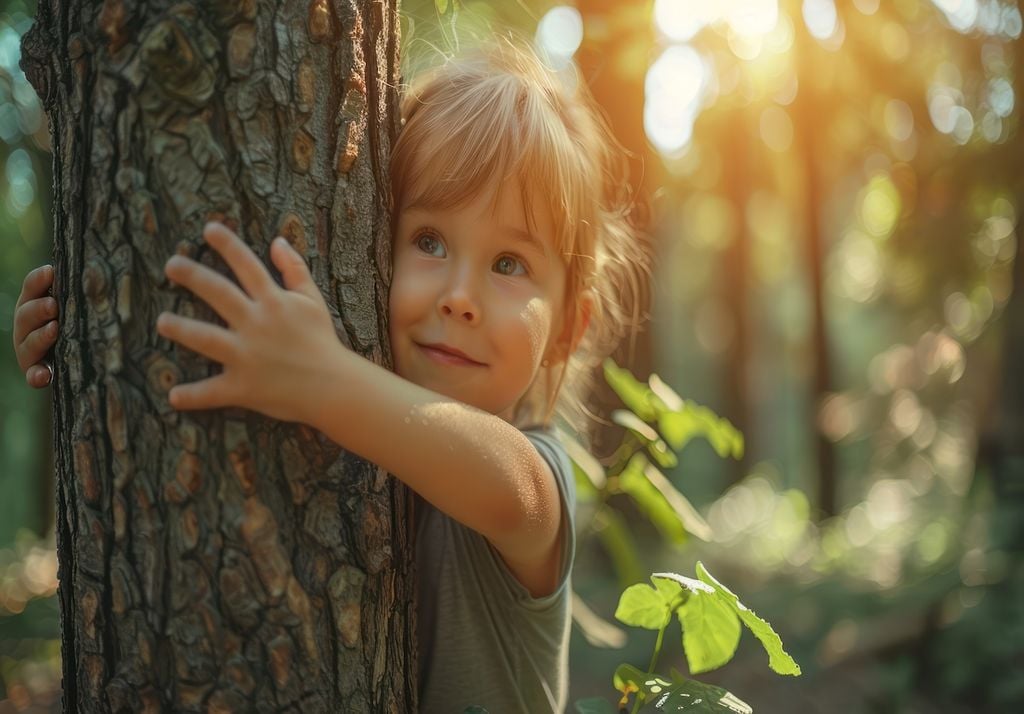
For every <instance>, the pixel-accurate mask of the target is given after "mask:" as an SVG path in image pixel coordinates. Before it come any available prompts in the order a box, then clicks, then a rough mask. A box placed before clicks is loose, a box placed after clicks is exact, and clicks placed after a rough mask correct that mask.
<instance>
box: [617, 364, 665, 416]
mask: <svg viewBox="0 0 1024 714" xmlns="http://www.w3.org/2000/svg"><path fill="white" fill-rule="evenodd" d="M604 378H605V381H607V382H608V386H609V387H611V388H612V389H613V390H614V391H615V393H616V394H617V395H619V399H621V400H622V403H623V404H625V405H626V406H627V407H629V409H631V410H632V411H633V412H635V413H636V415H637V416H638V417H640V419H642V420H643V421H654V419H655V417H657V412H656V410H655V406H654V403H653V397H654V392H652V391H651V388H650V387H648V386H647V385H646V384H644V383H643V382H639V381H637V379H636V377H634V376H633V374H632V373H631V372H630V371H629V370H628V369H623V368H622V367H619V366H618V365H617V364H615V362H614V361H613V360H612V359H610V358H609V359H606V360H605V361H604Z"/></svg>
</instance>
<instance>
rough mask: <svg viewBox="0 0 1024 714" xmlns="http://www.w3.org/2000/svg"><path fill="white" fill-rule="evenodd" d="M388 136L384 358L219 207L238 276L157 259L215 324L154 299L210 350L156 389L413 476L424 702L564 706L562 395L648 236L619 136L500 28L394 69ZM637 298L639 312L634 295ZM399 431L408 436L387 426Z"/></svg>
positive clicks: (427, 705)
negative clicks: (193, 378) (295, 429)
mask: <svg viewBox="0 0 1024 714" xmlns="http://www.w3.org/2000/svg"><path fill="white" fill-rule="evenodd" d="M402 116H403V128H402V130H401V133H400V136H399V138H398V140H397V142H396V144H395V146H394V150H393V154H392V160H391V181H392V192H393V197H394V205H395V208H396V213H395V220H394V222H393V228H394V230H393V244H392V245H393V268H394V269H393V277H392V284H391V292H390V303H389V318H390V320H389V324H390V341H391V347H392V350H393V354H394V366H395V373H390V372H388V371H386V370H384V369H381V368H380V367H378V366H376V365H374V364H372V363H370V362H368V361H366V360H364V359H362V358H361V357H359V356H358V355H356V354H354V353H352V352H350V351H348V350H347V349H346V348H345V347H344V346H343V345H342V344H341V343H340V341H339V340H338V339H337V336H336V334H335V332H334V327H333V323H332V321H331V317H330V314H329V312H328V309H327V306H326V304H325V302H324V300H323V297H322V296H321V294H320V292H319V290H318V289H317V287H316V285H315V284H314V283H313V281H312V279H311V277H310V274H309V272H308V270H307V268H306V265H305V263H304V261H303V260H302V258H301V257H300V256H299V255H298V254H297V253H296V252H294V251H293V250H292V249H291V248H290V246H289V245H288V243H287V242H286V241H284V240H283V239H276V240H275V241H274V242H273V244H272V246H271V252H270V255H271V260H272V261H273V262H274V264H275V266H277V268H278V269H279V270H280V272H281V275H282V278H283V282H284V289H281V288H279V287H278V286H277V284H276V283H275V282H274V280H273V279H272V278H271V276H270V274H269V273H268V272H267V270H266V269H265V267H264V266H263V265H262V263H261V262H260V261H259V259H258V258H257V257H256V256H255V255H254V254H253V253H252V252H251V251H250V250H249V248H248V247H247V246H246V245H245V244H244V243H243V242H242V241H241V240H240V239H239V238H238V237H237V236H235V234H234V233H232V232H231V231H230V230H229V229H228V228H226V227H225V226H223V225H219V224H210V225H208V226H207V227H206V229H205V231H204V237H205V239H206V240H207V241H208V242H209V243H210V244H211V245H212V246H213V247H214V248H215V249H216V250H217V251H218V252H219V253H220V254H221V255H222V256H223V258H224V259H225V261H226V262H227V264H228V266H229V267H230V268H231V269H232V271H233V272H234V273H235V275H236V276H237V278H238V281H239V283H240V286H241V287H239V286H236V285H235V284H234V283H233V282H231V281H230V280H228V279H227V278H225V277H224V276H222V275H221V274H219V273H216V272H214V271H212V270H210V269H209V268H207V267H205V266H203V265H201V264H199V263H197V262H194V261H191V260H189V259H187V258H184V257H182V256H174V257H172V258H171V259H170V260H169V261H168V263H167V266H166V272H167V275H168V277H169V278H171V279H172V280H173V281H174V282H175V283H177V284H179V285H181V286H183V287H185V288H188V289H190V290H192V291H193V292H195V293H196V294H197V295H198V296H199V297H201V298H202V299H203V300H204V301H206V302H207V303H208V304H209V305H210V306H211V307H212V308H213V309H214V310H216V311H217V313H218V314H220V315H221V317H223V318H224V320H225V322H226V323H227V328H222V327H220V326H217V325H213V324H210V323H205V322H201V321H197V320H193V319H189V318H185V317H182V316H178V315H174V314H171V313H164V314H162V315H160V317H159V319H158V321H157V325H156V329H157V330H158V332H159V333H160V334H161V335H163V336H165V337H167V338H169V339H171V340H173V341H175V342H178V343H180V344H181V345H183V346H185V347H187V348H189V349H192V350H194V351H195V352H198V353H200V354H202V355H204V356H206V357H208V358H210V359H211V360H214V361H215V362H218V363H220V364H222V365H223V371H222V373H220V374H218V375H216V376H214V377H211V378H209V379H205V380H202V381H199V382H195V383H191V384H181V385H177V386H175V387H174V388H173V389H172V390H171V391H170V393H169V401H170V403H171V405H172V406H173V407H175V408H178V409H209V408H215V407H224V406H239V407H246V408H249V409H253V410H256V411H259V412H262V413H263V414H266V415H268V416H271V417H275V418H279V419H284V420H288V421H299V422H303V423H306V424H309V425H311V426H313V427H315V428H317V429H319V430H321V431H323V432H324V433H325V434H326V435H327V436H329V437H330V438H332V439H334V440H335V441H337V442H338V443H339V444H341V445H342V446H343V447H344V448H346V449H347V450H349V451H352V452H355V453H357V454H360V455H361V456H363V457H365V458H367V459H369V460H372V461H374V462H375V463H377V464H379V465H380V466H381V467H383V468H385V469H387V470H388V471H389V472H391V473H393V474H395V475H396V476H397V477H398V478H400V479H402V481H404V482H405V483H406V484H407V485H408V486H410V487H411V488H412V489H413V490H414V491H415V492H416V493H417V494H418V495H419V497H420V498H419V499H418V500H417V508H416V512H417V533H416V546H417V561H418V574H419V587H418V592H419V601H418V608H419V610H418V613H419V618H418V619H419V642H420V648H421V653H420V658H419V661H420V668H421V669H420V704H421V709H422V711H424V712H460V711H462V710H463V709H464V708H465V707H467V706H469V705H471V704H479V705H482V706H484V707H486V708H488V709H489V710H490V711H491V712H531V713H534V712H544V711H557V712H561V711H564V709H565V707H566V697H567V689H568V642H569V625H570V612H569V605H570V595H571V591H570V585H569V580H570V573H571V570H572V563H573V553H574V546H575V537H574V531H573V522H574V513H573V510H574V503H575V493H574V479H573V471H572V466H571V463H570V461H569V459H568V457H567V455H566V453H565V451H564V449H563V448H562V446H561V445H560V444H559V442H558V439H557V438H556V437H555V434H554V431H553V430H552V428H551V420H552V414H553V412H554V411H555V409H556V407H557V408H558V410H559V412H560V414H561V416H562V417H563V419H564V421H565V422H566V423H567V424H569V425H571V426H573V427H574V428H575V429H576V430H577V431H578V432H579V433H581V434H585V432H586V425H585V423H584V422H582V421H581V417H582V416H583V414H582V411H581V405H582V402H581V396H582V391H583V389H584V388H585V386H587V385H586V381H587V377H588V376H589V375H590V374H591V373H592V372H593V369H594V367H595V366H596V364H597V362H598V361H599V360H600V359H601V358H602V357H603V356H604V355H605V354H607V352H608V351H609V350H610V348H611V347H612V346H613V345H614V343H615V342H616V341H617V340H618V339H619V338H620V337H621V331H622V329H623V328H625V327H627V326H630V325H635V324H636V322H637V316H636V314H635V311H636V310H637V309H639V300H638V298H639V295H640V290H639V287H638V286H639V285H640V284H641V280H640V279H639V278H640V276H641V275H642V273H643V272H644V270H645V268H646V263H645V257H644V255H645V254H644V252H643V251H642V250H641V248H640V246H639V244H638V242H637V241H636V236H635V235H634V234H633V232H632V231H631V229H630V228H629V225H628V222H627V221H626V219H625V214H624V210H625V209H626V206H625V200H624V199H625V198H626V196H625V194H624V190H625V189H624V184H623V176H622V173H621V172H622V166H623V163H622V159H621V156H620V154H621V149H617V147H616V145H615V144H614V141H613V140H612V139H611V137H610V135H609V134H608V132H607V130H606V128H605V127H604V124H603V123H602V122H601V120H600V119H599V118H598V116H597V115H596V114H595V113H594V112H593V110H592V109H591V108H590V103H589V102H588V101H587V99H586V97H585V96H583V93H582V90H570V89H568V88H566V87H565V86H564V85H563V84H562V83H561V80H560V79H559V78H558V77H557V76H556V75H554V74H552V73H551V72H550V71H549V70H547V69H546V68H545V67H544V66H543V65H542V64H541V63H540V61H539V60H538V59H537V58H536V57H535V56H534V55H533V54H532V52H531V51H529V50H527V49H523V48H522V47H520V46H519V45H518V44H516V43H512V42H508V41H502V42H499V43H497V44H496V45H495V46H493V47H490V48H487V49H484V50H479V51H477V52H475V53H473V54H472V55H470V56H467V57H464V58H462V59H458V60H450V61H449V62H447V63H446V64H444V65H443V66H442V67H440V68H439V69H437V70H435V71H433V72H431V73H429V74H427V75H424V76H422V77H421V78H420V79H418V80H417V81H416V82H415V83H414V85H413V86H412V87H411V88H410V89H409V90H408V92H407V93H406V96H405V99H404V103H403V106H402ZM52 281H53V272H52V268H50V267H49V266H44V267H42V268H40V269H37V270H35V271H33V272H32V273H30V274H29V275H28V276H27V277H26V280H25V285H24V289H23V290H22V295H21V297H20V298H19V300H18V307H17V309H16V312H15V329H14V341H15V347H16V351H17V354H18V361H19V365H20V366H21V368H22V369H23V370H24V371H25V374H26V379H27V381H28V383H29V384H30V385H32V386H34V387H43V386H45V385H46V384H48V383H49V382H50V380H51V379H52V370H51V369H49V367H48V365H46V364H45V363H40V360H41V359H42V358H43V356H44V355H45V354H46V351H47V350H48V349H49V347H50V346H51V345H52V344H53V343H54V341H55V334H56V331H55V329H53V330H52V331H51V328H55V326H56V325H55V322H48V321H49V320H50V319H51V318H53V317H55V316H56V303H55V302H54V301H53V299H52V298H48V297H44V294H45V292H46V290H47V288H48V286H49V285H50V284H51V283H52ZM630 310H633V312H630ZM396 445H401V448H395V446H396Z"/></svg>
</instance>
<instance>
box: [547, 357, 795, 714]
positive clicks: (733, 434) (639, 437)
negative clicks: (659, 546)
mask: <svg viewBox="0 0 1024 714" xmlns="http://www.w3.org/2000/svg"><path fill="white" fill-rule="evenodd" d="M604 373H605V379H606V380H607V381H608V384H609V385H610V386H611V387H612V389H613V390H614V391H615V392H616V394H618V396H619V398H620V399H622V401H623V404H625V406H626V407H627V409H625V410H617V411H615V412H613V413H612V420H613V421H614V422H615V423H617V424H619V425H620V426H623V427H625V429H626V433H625V435H624V437H623V441H622V443H621V444H620V445H619V447H618V448H617V449H616V450H615V452H614V453H613V454H612V456H611V457H610V459H609V460H608V461H609V464H608V466H607V468H606V467H605V466H603V465H602V464H601V463H600V462H598V461H597V460H596V459H594V458H593V457H592V456H590V455H589V454H588V453H587V452H586V451H585V450H584V449H583V448H582V447H579V446H578V445H574V444H572V443H571V442H569V440H568V439H567V440H566V441H567V442H569V450H570V456H571V457H572V459H573V463H574V468H575V471H576V483H577V490H578V492H579V493H580V499H581V500H583V501H588V500H589V501H596V502H597V507H596V509H595V513H594V519H593V520H594V524H595V527H596V530H597V533H598V535H599V537H600V538H601V540H602V543H603V544H604V546H605V548H606V549H607V551H608V553H609V555H610V556H611V558H612V562H613V563H614V564H615V566H616V570H617V571H618V573H619V577H620V579H622V580H626V581H628V582H636V580H639V579H641V578H639V577H636V575H637V569H638V566H637V565H636V564H637V562H638V561H639V558H638V557H637V555H636V551H635V548H634V547H633V546H632V542H631V539H630V538H629V533H628V530H627V529H626V527H625V524H624V520H623V519H622V518H621V517H620V516H619V515H618V514H617V513H615V512H614V511H613V510H612V509H611V507H610V506H609V504H608V499H609V497H611V496H614V495H618V494H626V495H628V496H629V497H631V498H632V500H633V501H634V502H635V503H636V505H637V506H638V507H639V508H640V510H641V511H642V512H643V513H644V514H645V515H646V516H647V518H648V519H649V520H650V521H651V523H652V524H653V525H654V526H655V528H657V529H658V531H659V532H660V533H661V534H662V536H663V537H664V538H665V540H666V541H668V542H669V543H671V544H673V545H676V546H679V545H682V544H684V543H685V542H686V541H687V539H688V536H689V535H695V536H697V537H699V538H701V539H703V540H708V539H709V538H710V535H711V533H710V531H711V529H710V527H709V526H708V525H707V523H706V522H705V521H704V520H703V519H702V518H701V517H700V515H699V513H698V512H697V510H696V509H695V508H694V507H693V506H692V505H691V504H690V503H689V501H688V500H687V499H686V498H685V497H684V496H683V495H682V494H681V493H680V492H679V491H678V490H676V488H675V487H674V486H673V485H672V483H671V482H670V481H669V479H668V478H667V477H666V476H664V474H662V473H661V471H660V470H659V469H658V467H659V466H660V467H664V468H671V467H672V466H675V465H676V464H677V463H678V456H677V454H678V452H680V451H681V450H682V449H683V448H684V447H685V446H686V445H687V444H688V443H689V442H690V441H691V440H692V439H693V438H695V437H703V438H706V439H707V440H708V442H709V443H710V444H711V446H712V447H713V448H714V449H715V451H716V453H718V455H719V456H721V457H722V458H727V457H729V456H732V457H734V458H740V457H742V455H743V436H742V434H740V433H739V432H738V431H737V430H736V428H735V427H734V426H733V425H732V424H731V423H730V422H729V421H728V420H726V419H722V418H720V417H719V416H717V415H716V414H715V413H714V412H712V411H711V410H710V409H708V408H707V407H703V406H700V405H698V404H695V403H694V402H691V401H689V400H684V399H682V398H681V397H680V396H679V395H678V394H676V393H675V392H674V391H673V390H672V389H671V388H670V387H669V386H668V385H667V384H665V383H664V382H663V381H662V380H661V379H659V378H658V376H657V375H651V378H650V380H649V381H648V383H647V384H644V383H642V382H640V381H638V380H637V379H636V378H635V377H634V376H633V375H632V374H631V373H630V372H629V371H628V370H626V369H622V368H620V367H619V366H617V365H616V364H615V363H614V362H612V361H611V360H608V361H606V362H605V365H604ZM650 580H651V582H652V583H653V587H652V586H651V585H648V584H646V583H639V584H635V585H630V586H629V587H627V588H626V589H625V591H624V592H623V593H622V596H621V598H620V599H619V605H618V608H617V609H616V611H615V617H616V619H618V620H619V621H620V622H622V623H623V624H626V625H630V626H633V627H641V628H644V629H649V630H656V631H657V632H658V637H657V640H656V642H655V644H654V652H653V654H652V656H651V661H650V664H649V665H648V667H647V670H646V671H642V670H640V669H638V668H636V667H634V666H633V665H630V664H622V665H620V666H619V667H618V668H617V669H616V670H615V674H614V677H613V684H614V686H615V688H616V689H617V690H618V691H619V692H620V693H621V699H620V700H619V710H620V711H625V710H626V708H627V707H628V705H629V698H630V695H632V696H633V707H632V714H637V713H638V712H641V711H643V712H656V711H672V712H677V711H686V712H694V713H697V712H734V713H736V714H749V713H750V712H752V711H753V710H752V709H751V707H750V706H749V705H747V704H746V703H745V702H743V701H742V700H740V699H739V698H738V697H736V696H735V695H733V694H732V693H730V692H728V691H727V690H725V689H722V688H720V687H716V686H713V685H710V684H705V683H703V682H699V681H696V680H692V679H688V678H687V677H685V676H683V675H682V674H680V673H679V672H678V671H676V670H674V669H673V670H672V671H671V674H670V676H669V677H668V678H666V677H664V676H661V675H659V674H658V673H657V671H656V667H657V664H658V658H659V656H660V655H661V648H662V644H663V641H664V636H665V629H666V628H667V627H668V625H669V623H670V622H671V621H672V617H673V615H675V616H676V617H677V618H678V619H679V624H680V626H681V627H682V632H683V638H682V645H683V652H684V654H685V656H686V661H687V665H688V667H689V670H690V673H691V674H701V673H703V672H710V671H711V670H714V669H717V668H719V667H721V666H722V665H724V664H725V663H727V662H728V661H729V660H731V659H732V658H733V656H734V655H735V653H736V648H737V647H738V646H739V640H740V632H741V630H742V626H741V623H742V625H746V626H747V627H748V628H749V629H750V631H751V632H753V633H754V636H755V637H757V639H758V640H760V642H761V643H762V644H763V645H764V647H765V649H766V650H767V652H768V666H769V667H771V668H772V669H773V670H774V671H775V672H778V673H779V674H787V675H799V674H800V667H799V665H797V663H796V662H795V661H794V660H793V658H792V657H790V656H789V655H788V654H787V653H786V652H785V650H784V649H783V648H782V640H781V639H780V638H779V636H778V635H777V634H776V633H775V631H774V630H773V629H772V627H771V625H769V624H768V623H767V622H765V621H764V620H762V619H761V618H759V617H758V616H757V615H755V614H754V612H752V611H751V610H750V609H748V608H747V607H745V606H744V605H743V604H742V603H741V602H740V601H739V598H737V596H736V595H735V594H734V593H733V592H732V591H731V590H729V589H728V588H726V587H725V586H724V585H722V584H721V583H720V582H718V580H716V579H715V578H714V577H713V576H712V575H711V573H709V572H708V571H707V569H706V568H705V567H704V565H703V564H702V563H700V562H698V563H697V579H693V578H688V577H686V576H683V575H678V574H676V573H654V574H653V575H651V578H650ZM645 704H646V706H644V705H645ZM641 707H643V709H641ZM576 711H577V712H579V714H614V712H615V709H613V708H612V705H611V704H610V703H609V702H608V701H607V700H605V699H602V698H591V699H583V700H580V701H577V702H576Z"/></svg>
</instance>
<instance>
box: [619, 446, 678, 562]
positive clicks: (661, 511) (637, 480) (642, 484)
mask: <svg viewBox="0 0 1024 714" xmlns="http://www.w3.org/2000/svg"><path fill="white" fill-rule="evenodd" d="M649 465H650V464H649V462H648V461H647V458H646V457H645V456H644V455H643V454H642V453H637V454H634V455H633V458H631V459H630V460H629V463H628V464H627V465H626V468H625V469H623V471H622V473H621V474H619V488H621V489H622V490H623V491H624V492H625V493H627V494H629V496H630V498H632V499H633V500H634V501H635V502H636V505H637V506H638V507H639V508H640V510H641V511H643V513H644V515H645V516H647V518H648V519H649V520H650V521H651V523H653V524H654V527H655V528H657V529H658V531H659V532H660V533H661V534H662V535H663V536H664V537H665V539H666V540H667V541H668V542H670V543H672V544H673V545H682V544H683V543H685V542H686V540H687V536H686V528H685V527H684V526H683V522H682V520H680V518H679V514H678V513H676V511H675V509H674V508H673V507H672V504H671V503H669V502H668V499H666V498H665V496H664V494H662V492H661V491H659V490H658V487H657V486H655V485H654V484H653V483H651V482H650V480H649V479H648V478H647V474H646V468H647V467H648V466H649Z"/></svg>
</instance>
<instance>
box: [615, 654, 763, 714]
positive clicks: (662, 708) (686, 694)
mask: <svg viewBox="0 0 1024 714" xmlns="http://www.w3.org/2000/svg"><path fill="white" fill-rule="evenodd" d="M612 683H613V684H614V685H615V689H617V690H618V691H620V692H622V693H623V694H625V695H628V694H638V695H639V696H642V697H643V699H644V702H645V704H644V706H643V708H641V709H640V711H641V712H645V713H646V712H687V713H688V714H725V713H726V712H729V713H731V714H753V712H754V710H753V709H751V708H750V706H749V705H748V704H747V703H746V702H744V701H742V700H741V699H739V698H738V697H736V696H735V695H733V694H732V693H730V692H729V691H728V690H725V689H722V688H721V687H716V686H714V685H712V684H704V683H703V682H697V681H695V680H692V679H687V678H685V677H683V676H682V675H680V674H679V673H678V672H676V671H673V672H672V680H671V681H669V680H667V679H665V678H664V677H661V676H659V675H657V674H648V673H647V672H644V671H641V670H639V669H637V668H636V667H634V666H632V665H630V664H621V665H619V667H618V668H617V669H616V670H615V675H614V676H613V677H612ZM624 699H625V698H624Z"/></svg>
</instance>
